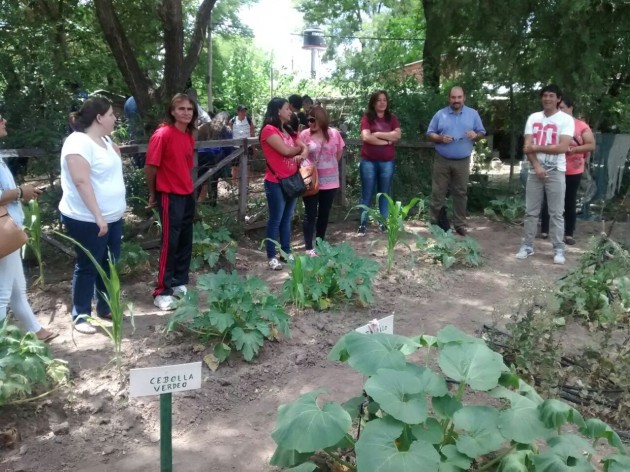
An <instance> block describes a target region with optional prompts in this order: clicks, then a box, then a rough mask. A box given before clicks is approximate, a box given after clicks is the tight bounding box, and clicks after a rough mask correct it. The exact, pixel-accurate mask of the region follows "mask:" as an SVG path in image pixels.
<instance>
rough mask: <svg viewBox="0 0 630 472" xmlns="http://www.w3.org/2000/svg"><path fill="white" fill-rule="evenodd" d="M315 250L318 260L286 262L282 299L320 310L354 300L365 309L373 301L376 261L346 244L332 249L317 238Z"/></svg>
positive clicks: (307, 258) (299, 258)
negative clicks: (357, 252) (358, 253)
mask: <svg viewBox="0 0 630 472" xmlns="http://www.w3.org/2000/svg"><path fill="white" fill-rule="evenodd" d="M315 251H316V252H317V257H311V256H308V255H306V256H304V255H295V256H294V259H293V261H291V260H290V261H289V268H290V269H291V272H290V274H289V278H288V279H287V280H285V282H284V285H283V287H282V291H283V295H284V297H285V299H288V300H290V301H291V302H292V303H293V304H294V305H295V306H297V307H298V308H304V307H305V306H311V307H313V308H316V309H319V310H325V309H328V308H330V307H331V306H333V305H334V304H335V303H337V302H339V301H341V300H356V302H357V303H359V304H361V305H364V306H365V305H367V304H369V303H372V302H373V301H374V298H373V297H372V281H373V280H374V277H375V276H376V273H377V272H378V267H379V266H378V263H377V262H375V261H372V260H370V259H364V258H361V257H359V256H357V254H356V253H355V252H354V249H352V246H350V244H348V243H347V242H345V243H342V244H339V245H337V246H331V245H330V244H329V243H327V242H326V241H322V240H321V239H319V238H318V239H317V242H316V246H315Z"/></svg>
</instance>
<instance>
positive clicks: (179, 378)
mask: <svg viewBox="0 0 630 472" xmlns="http://www.w3.org/2000/svg"><path fill="white" fill-rule="evenodd" d="M197 388H201V362H192V363H190V364H177V365H165V366H160V367H146V368H144V369H131V371H130V372H129V396H131V397H146V396H148V395H162V394H163V393H173V392H183V391H185V390H195V389H197Z"/></svg>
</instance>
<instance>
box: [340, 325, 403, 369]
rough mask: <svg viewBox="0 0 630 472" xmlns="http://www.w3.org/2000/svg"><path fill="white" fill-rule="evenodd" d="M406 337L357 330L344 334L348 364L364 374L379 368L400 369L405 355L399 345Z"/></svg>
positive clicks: (401, 344)
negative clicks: (362, 332) (363, 332)
mask: <svg viewBox="0 0 630 472" xmlns="http://www.w3.org/2000/svg"><path fill="white" fill-rule="evenodd" d="M406 340H408V339H407V338H403V337H402V336H395V335H392V334H383V333H376V334H361V333H357V332H352V333H348V334H346V335H345V344H346V349H347V350H348V354H349V356H350V357H349V359H348V364H350V366H352V367H353V368H354V369H356V370H357V371H359V372H360V373H362V374H363V375H366V376H368V377H369V376H371V375H374V374H375V373H376V372H377V371H378V370H379V369H394V370H402V369H404V368H405V365H406V361H405V356H404V355H403V353H402V352H400V347H401V346H403V345H404V344H405V341H406Z"/></svg>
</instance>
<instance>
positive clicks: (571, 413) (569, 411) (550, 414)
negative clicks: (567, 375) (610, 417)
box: [538, 400, 585, 429]
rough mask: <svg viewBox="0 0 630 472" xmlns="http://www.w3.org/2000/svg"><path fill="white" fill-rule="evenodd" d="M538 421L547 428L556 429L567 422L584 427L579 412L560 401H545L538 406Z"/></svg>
mask: <svg viewBox="0 0 630 472" xmlns="http://www.w3.org/2000/svg"><path fill="white" fill-rule="evenodd" d="M538 411H539V412H540V419H541V420H542V421H543V423H544V424H545V426H547V427H548V428H554V429H558V428H560V427H561V426H562V425H563V424H565V423H567V422H571V423H575V424H576V425H577V426H578V428H582V427H584V425H585V423H584V418H582V415H581V414H580V412H579V411H577V410H576V409H575V408H573V407H571V406H569V405H567V404H566V403H564V402H561V401H560V400H545V401H544V402H542V403H541V404H540V405H539V406H538Z"/></svg>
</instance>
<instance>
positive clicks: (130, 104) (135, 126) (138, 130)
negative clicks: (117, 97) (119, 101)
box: [123, 96, 145, 169]
mask: <svg viewBox="0 0 630 472" xmlns="http://www.w3.org/2000/svg"><path fill="white" fill-rule="evenodd" d="M123 114H124V115H125V120H127V127H128V129H129V144H136V143H138V142H141V141H142V139H144V128H143V123H142V117H141V116H140V112H139V111H138V104H137V103H136V99H135V98H134V97H133V96H130V97H129V98H127V100H126V101H125V105H124V107H123ZM144 160H145V155H144V153H140V152H139V153H136V154H134V155H133V163H134V165H135V166H136V168H137V169H142V168H143V167H144Z"/></svg>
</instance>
